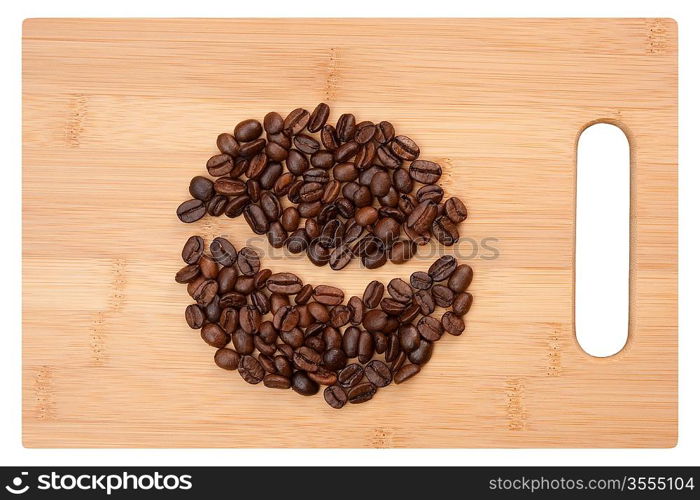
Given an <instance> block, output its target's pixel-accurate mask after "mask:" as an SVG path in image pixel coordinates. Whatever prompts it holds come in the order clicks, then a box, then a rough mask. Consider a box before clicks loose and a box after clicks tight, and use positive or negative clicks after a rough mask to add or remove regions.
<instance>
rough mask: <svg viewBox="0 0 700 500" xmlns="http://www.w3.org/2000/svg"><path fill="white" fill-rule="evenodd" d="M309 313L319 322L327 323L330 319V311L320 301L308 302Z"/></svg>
mask: <svg viewBox="0 0 700 500" xmlns="http://www.w3.org/2000/svg"><path fill="white" fill-rule="evenodd" d="M308 310H309V314H311V316H312V317H313V318H314V319H315V320H316V321H318V322H319V323H328V321H330V318H331V316H330V313H329V311H328V308H327V307H326V306H325V305H323V304H321V303H320V302H310V303H309V304H308Z"/></svg>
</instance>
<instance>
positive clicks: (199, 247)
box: [182, 236, 204, 264]
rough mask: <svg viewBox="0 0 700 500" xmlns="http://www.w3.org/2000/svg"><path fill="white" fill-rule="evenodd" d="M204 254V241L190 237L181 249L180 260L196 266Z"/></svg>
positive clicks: (197, 237) (196, 237)
mask: <svg viewBox="0 0 700 500" xmlns="http://www.w3.org/2000/svg"><path fill="white" fill-rule="evenodd" d="M203 253H204V240H203V239H202V238H201V237H200V236H190V237H189V238H188V239H187V241H186V242H185V246H183V247H182V260H184V261H185V263H187V264H196V263H197V262H199V258H200V257H201V256H202V254H203Z"/></svg>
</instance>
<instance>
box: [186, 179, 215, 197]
mask: <svg viewBox="0 0 700 500" xmlns="http://www.w3.org/2000/svg"><path fill="white" fill-rule="evenodd" d="M189 191H190V194H191V195H192V198H195V199H197V200H202V201H208V200H210V199H211V197H212V196H214V183H213V182H212V181H211V180H210V179H207V178H206V177H202V176H201V175H198V176H196V177H193V178H192V180H191V181H190V188H189Z"/></svg>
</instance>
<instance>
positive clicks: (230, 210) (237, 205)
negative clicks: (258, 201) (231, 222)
mask: <svg viewBox="0 0 700 500" xmlns="http://www.w3.org/2000/svg"><path fill="white" fill-rule="evenodd" d="M249 204H250V197H249V196H248V195H242V196H236V197H234V198H231V199H230V200H229V201H228V203H227V204H226V207H225V208H224V213H225V214H226V217H230V218H232V219H233V218H236V217H238V216H239V215H241V214H242V213H243V211H244V210H245V208H246V207H247V206H248V205H249Z"/></svg>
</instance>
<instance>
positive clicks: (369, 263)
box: [362, 247, 387, 269]
mask: <svg viewBox="0 0 700 500" xmlns="http://www.w3.org/2000/svg"><path fill="white" fill-rule="evenodd" d="M386 260H387V257H386V254H385V253H384V251H383V248H382V247H378V248H377V250H376V251H373V252H368V253H366V254H365V255H363V256H362V265H363V266H365V267H366V268H367V269H377V268H379V267H382V266H383V265H384V264H386Z"/></svg>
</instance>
